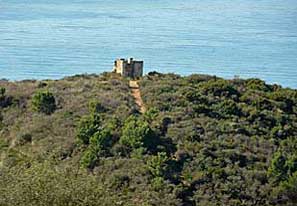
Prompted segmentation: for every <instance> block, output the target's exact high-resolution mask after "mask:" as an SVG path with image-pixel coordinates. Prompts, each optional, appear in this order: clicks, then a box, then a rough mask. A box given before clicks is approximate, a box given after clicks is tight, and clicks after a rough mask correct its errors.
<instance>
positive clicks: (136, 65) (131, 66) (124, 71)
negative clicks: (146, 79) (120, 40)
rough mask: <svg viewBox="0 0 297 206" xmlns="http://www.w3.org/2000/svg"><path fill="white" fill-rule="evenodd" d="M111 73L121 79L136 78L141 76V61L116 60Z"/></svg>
mask: <svg viewBox="0 0 297 206" xmlns="http://www.w3.org/2000/svg"><path fill="white" fill-rule="evenodd" d="M113 72H115V73H118V74H121V75H122V76H123V77H131V78H137V77H141V76H142V75H143V61H135V60H133V58H129V59H117V60H116V61H115V62H114V67H113Z"/></svg>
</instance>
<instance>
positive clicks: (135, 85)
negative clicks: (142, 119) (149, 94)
mask: <svg viewBox="0 0 297 206" xmlns="http://www.w3.org/2000/svg"><path fill="white" fill-rule="evenodd" d="M129 87H130V89H131V92H132V96H133V97H134V99H135V103H136V104H137V105H138V106H139V108H140V112H141V113H142V114H143V113H145V111H146V108H145V106H144V104H143V101H142V98H141V94H140V89H139V85H138V82H137V81H134V80H130V82H129Z"/></svg>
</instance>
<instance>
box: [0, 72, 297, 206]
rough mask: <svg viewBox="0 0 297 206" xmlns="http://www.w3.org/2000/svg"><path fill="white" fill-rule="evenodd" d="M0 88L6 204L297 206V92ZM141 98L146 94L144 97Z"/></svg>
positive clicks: (88, 81) (157, 77)
mask: <svg viewBox="0 0 297 206" xmlns="http://www.w3.org/2000/svg"><path fill="white" fill-rule="evenodd" d="M138 84H139V87H140V88H139V89H140V95H141V97H142V101H143V102H142V103H141V104H144V105H145V110H146V111H145V112H144V113H142V111H143V109H141V108H139V106H138V105H139V101H140V100H139V99H138V100H136V102H135V99H134V97H133V95H134V96H135V94H133V92H135V91H131V88H130V87H129V81H128V79H123V78H121V77H119V76H117V75H115V74H111V73H104V74H101V75H77V76H73V77H66V78H64V79H61V80H44V81H29V80H27V81H21V82H8V81H5V80H2V81H0V109H1V110H0V205H1V206H2V205H3V206H6V205H7V206H10V205H26V206H29V205H32V206H33V205H34V206H35V205H145V206H147V205H155V206H159V205H164V206H166V205H183V206H192V205H261V206H262V205H296V204H297V187H296V185H297V139H296V137H297V91H296V90H293V89H286V88H282V87H281V86H279V85H268V84H266V83H265V82H263V81H261V80H258V79H247V80H241V79H234V80H224V79H221V78H218V77H214V76H206V75H190V76H186V77H181V76H178V75H175V74H159V73H156V72H153V73H150V74H149V75H147V76H145V77H143V78H142V79H140V80H139V81H138ZM137 96H139V93H137Z"/></svg>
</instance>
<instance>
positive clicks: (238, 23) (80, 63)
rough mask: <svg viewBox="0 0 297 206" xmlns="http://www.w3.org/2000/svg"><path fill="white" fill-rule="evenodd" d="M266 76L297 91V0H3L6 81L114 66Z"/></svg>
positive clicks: (1, 45) (0, 40) (0, 32)
mask: <svg viewBox="0 0 297 206" xmlns="http://www.w3.org/2000/svg"><path fill="white" fill-rule="evenodd" d="M128 57H134V58H136V59H141V60H144V65H145V67H144V70H145V73H148V72H150V71H158V72H164V73H177V74H180V75H189V74H193V73H198V74H209V75H217V76H220V77H224V78H229V79H230V78H231V79H232V78H234V77H240V78H260V79H263V80H265V81H267V82H268V83H277V84H281V85H282V86H283V87H291V88H297V0H0V79H9V80H24V79H59V78H63V77H64V76H69V75H74V74H84V73H102V72H104V71H111V69H112V66H113V62H114V60H115V59H116V58H128Z"/></svg>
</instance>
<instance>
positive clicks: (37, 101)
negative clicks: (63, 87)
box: [32, 91, 57, 115]
mask: <svg viewBox="0 0 297 206" xmlns="http://www.w3.org/2000/svg"><path fill="white" fill-rule="evenodd" d="M32 106H33V110H35V111H37V112H41V113H44V114H47V115H50V114H52V113H53V112H54V111H55V110H56V108H57V105H56V100H55V97H54V95H53V94H52V93H51V92H49V91H38V92H37V93H36V94H34V96H33V98H32Z"/></svg>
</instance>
